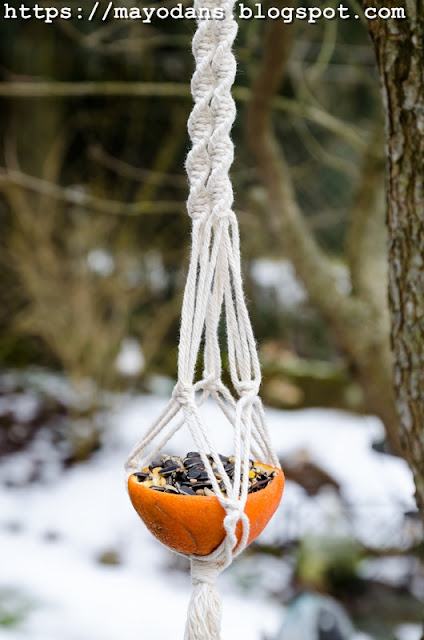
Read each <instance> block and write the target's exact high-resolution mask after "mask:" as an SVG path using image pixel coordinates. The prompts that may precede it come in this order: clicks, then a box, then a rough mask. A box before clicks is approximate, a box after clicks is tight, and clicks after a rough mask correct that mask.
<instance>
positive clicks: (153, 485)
mask: <svg viewBox="0 0 424 640" xmlns="http://www.w3.org/2000/svg"><path fill="white" fill-rule="evenodd" d="M219 457H220V459H221V461H222V464H223V466H224V469H225V471H226V472H227V474H228V476H229V478H230V481H231V482H233V476H234V456H229V457H227V456H223V455H220V456H219ZM208 459H209V462H210V463H211V466H212V470H213V472H214V474H215V478H216V479H217V481H218V485H219V488H220V489H221V491H222V493H223V494H224V495H226V490H225V484H224V482H223V480H222V477H221V475H220V474H219V472H218V469H217V468H216V465H215V462H214V460H213V458H212V456H211V455H208ZM134 475H135V477H136V478H137V480H138V481H139V482H140V483H141V484H143V485H144V486H145V487H148V488H150V489H154V490H155V491H162V492H164V493H175V494H180V495H187V496H196V495H197V496H214V495H215V494H214V492H213V490H212V483H211V481H210V480H209V476H208V472H207V471H206V469H205V465H204V464H203V460H202V458H201V457H200V454H199V452H198V451H190V452H189V453H187V455H186V456H185V457H184V458H180V457H178V456H169V455H167V454H166V453H163V454H162V455H161V456H160V458H157V459H155V460H152V461H151V463H150V465H149V467H146V468H145V469H143V471H140V472H138V473H135V474H134ZM275 475H276V471H270V469H269V467H266V466H265V465H262V464H261V463H259V462H255V463H254V462H253V460H250V461H249V488H248V493H254V492H255V491H260V490H261V489H264V488H265V487H266V486H267V485H268V484H269V483H270V482H271V480H272V478H273V477H274V476H275Z"/></svg>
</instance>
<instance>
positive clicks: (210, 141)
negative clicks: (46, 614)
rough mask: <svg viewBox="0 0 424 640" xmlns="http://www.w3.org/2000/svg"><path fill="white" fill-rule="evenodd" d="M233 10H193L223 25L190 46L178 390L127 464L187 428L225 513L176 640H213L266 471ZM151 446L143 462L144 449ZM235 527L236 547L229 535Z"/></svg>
mask: <svg viewBox="0 0 424 640" xmlns="http://www.w3.org/2000/svg"><path fill="white" fill-rule="evenodd" d="M234 3H235V2H234V0H227V1H225V0H221V1H218V2H217V1H216V0H215V1H213V0H195V2H194V8H195V10H196V15H201V10H202V9H203V10H204V9H208V10H209V11H210V12H211V14H212V10H213V9H214V8H216V7H217V6H219V7H221V8H222V10H223V12H224V18H223V19H222V20H215V19H212V18H211V19H199V20H198V25H197V31H196V33H195V35H194V37H193V55H194V59H195V63H196V69H195V72H194V74H193V78H192V83H191V90H192V94H193V98H194V107H193V110H192V113H191V115H190V118H189V121H188V131H189V135H190V139H191V142H192V148H191V150H190V152H189V154H188V156H187V161H186V169H187V175H188V179H189V185H190V193H189V197H188V201H187V210H188V213H189V215H190V216H191V218H192V247H191V257H190V265H189V270H188V275H187V282H186V287H185V291H184V299H183V307H182V315H181V330H180V343H179V353H178V381H177V384H176V386H175V388H174V391H173V394H172V397H171V399H170V400H169V402H168V404H167V406H166V407H165V409H164V410H163V412H162V413H161V415H160V416H159V417H158V418H157V420H156V421H155V422H154V424H153V425H151V427H150V428H149V429H148V431H147V432H146V434H145V435H144V437H143V438H142V439H141V440H140V442H139V443H138V444H137V445H136V446H135V447H134V449H133V451H132V452H131V454H130V455H129V457H128V460H127V463H126V470H127V473H128V475H130V474H131V473H134V472H136V471H139V470H140V469H142V468H144V467H145V466H147V465H148V464H149V462H150V461H151V460H152V459H153V458H154V457H155V456H156V455H157V454H158V453H159V452H160V451H162V450H163V447H164V446H165V445H166V443H167V442H168V441H169V440H170V439H171V438H172V437H173V435H174V434H175V433H176V432H177V431H178V430H179V429H180V428H181V427H183V425H186V426H187V427H188V428H189V430H190V433H191V435H192V438H193V440H194V442H195V444H196V447H197V449H198V451H199V453H200V456H201V458H202V460H203V463H204V465H205V469H206V470H207V472H208V475H209V479H210V482H211V484H212V488H213V491H214V493H215V495H216V496H217V498H218V500H219V502H220V503H221V505H222V506H223V508H224V509H225V512H226V516H225V518H224V528H225V531H226V537H225V539H224V541H223V542H222V544H221V545H220V546H219V547H218V548H217V549H216V550H215V551H214V552H213V553H211V554H210V555H208V556H190V563H191V575H192V582H193V587H194V589H193V594H192V597H191V601H190V604H189V609H188V614H187V623H186V629H185V635H184V640H220V626H221V603H220V598H219V595H218V593H217V591H216V589H215V582H216V580H217V577H218V576H219V574H220V573H221V572H222V571H223V570H224V569H225V568H226V567H228V565H229V564H231V562H232V560H233V558H234V557H235V556H236V555H238V554H239V553H241V552H242V551H243V549H244V548H245V546H246V543H247V540H248V536H249V519H248V518H247V516H246V514H245V513H244V507H245V504H246V500H247V494H248V483H249V478H248V474H247V473H243V469H248V468H249V459H250V456H251V454H252V455H253V456H254V459H255V460H260V461H262V462H265V463H267V464H270V465H272V466H274V467H279V466H280V465H279V462H278V459H277V457H276V455H275V454H274V452H273V450H272V447H271V442H270V438H269V434H268V429H267V426H266V423H265V417H264V411H263V407H262V402H261V400H260V398H259V396H258V392H259V386H260V382H261V371H260V365H259V359H258V355H257V350H256V343H255V339H254V336H253V331H252V327H251V324H250V319H249V316H248V312H247V308H246V303H245V298H244V293H243V286H242V275H241V265H240V244H239V230H238V223H237V218H236V216H235V214H234V212H233V211H232V205H233V189H232V185H231V180H230V177H229V170H230V167H231V164H232V162H233V157H234V147H233V143H232V141H231V137H230V132H231V127H232V124H233V122H234V119H235V115H236V107H235V103H234V100H233V98H232V96H231V87H232V85H233V82H234V79H235V74H236V61H235V57H234V55H233V53H232V45H233V43H234V39H235V37H236V34H237V29H238V27H237V23H236V21H235V19H234V16H233V7H234ZM222 311H224V319H225V323H226V332H227V349H228V359H229V369H230V375H231V381H232V384H233V386H234V389H235V391H236V393H237V396H238V397H234V396H233V395H232V393H231V392H230V390H229V389H228V388H227V387H226V386H225V385H224V384H223V382H222V380H221V375H222V361H221V350H220V345H219V340H218V326H219V323H220V318H221V315H222ZM201 350H203V373H202V378H201V380H199V381H197V382H195V381H194V380H195V375H196V363H197V360H198V356H199V352H200V351H201ZM208 396H211V397H212V398H213V399H214V400H215V402H216V403H217V404H218V406H219V407H220V408H221V410H222V411H223V414H224V416H225V417H226V418H227V420H228V421H229V423H230V424H231V425H232V427H233V430H234V459H235V461H234V475H233V483H231V481H230V478H229V476H228V474H227V473H226V471H225V469H224V466H223V463H222V461H221V459H220V457H219V454H218V451H217V450H216V447H215V445H214V442H213V440H212V438H211V435H210V433H209V430H208V428H207V426H206V425H205V424H204V421H203V418H202V415H201V411H200V407H201V405H202V404H203V403H204V401H205V400H206V399H207V398H208ZM158 436H160V439H159V442H158V443H157V444H156V445H155V446H153V448H152V449H151V450H150V452H149V453H147V454H146V453H145V452H146V448H147V447H148V446H149V445H150V444H152V443H153V441H154V440H155V439H156V438H157V437H158ZM208 454H210V455H211V456H212V458H213V460H214V462H215V465H216V467H217V471H218V472H219V473H220V475H221V477H222V480H223V482H224V484H225V489H226V494H227V496H225V495H224V494H223V493H222V492H221V490H220V488H219V486H218V482H217V480H216V477H215V474H214V472H213V470H212V466H211V463H210V462H209V459H208V457H207V455H208ZM238 522H241V525H242V538H241V541H240V543H239V544H237V536H236V527H237V524H238Z"/></svg>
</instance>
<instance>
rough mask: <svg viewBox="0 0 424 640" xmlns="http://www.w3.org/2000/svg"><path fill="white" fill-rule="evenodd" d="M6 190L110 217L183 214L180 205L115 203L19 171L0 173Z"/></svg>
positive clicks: (182, 204)
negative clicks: (23, 191) (15, 189)
mask: <svg viewBox="0 0 424 640" xmlns="http://www.w3.org/2000/svg"><path fill="white" fill-rule="evenodd" d="M10 187H22V188H24V189H28V190H29V191H34V192H35V193H39V194H41V195H44V196H49V197H50V198H53V199H54V200H60V201H62V202H68V203H69V204H73V205H78V206H80V207H87V208H90V209H93V210H94V211H97V212H98V213H104V214H109V215H114V216H138V215H144V214H154V215H156V214H164V213H169V214H171V213H172V214H175V213H184V212H185V203H184V202H174V201H169V202H168V201H166V200H162V201H155V202H133V203H128V202H118V201H114V200H107V199H105V198H98V197H97V196H93V195H91V194H89V193H87V192H86V191H84V188H83V187H79V186H72V187H61V186H59V185H57V184H55V183H53V182H48V181H47V180H42V179H40V178H36V177H34V176H29V175H27V174H25V173H21V172H20V171H15V170H8V171H3V172H2V173H0V191H7V190H8V188H10Z"/></svg>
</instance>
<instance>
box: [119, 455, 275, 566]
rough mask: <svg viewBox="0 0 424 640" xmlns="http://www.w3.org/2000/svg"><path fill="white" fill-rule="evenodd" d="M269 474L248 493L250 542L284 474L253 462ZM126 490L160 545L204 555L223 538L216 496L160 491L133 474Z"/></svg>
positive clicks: (261, 526)
mask: <svg viewBox="0 0 424 640" xmlns="http://www.w3.org/2000/svg"><path fill="white" fill-rule="evenodd" d="M254 464H255V465H260V466H261V467H263V468H264V469H266V470H267V471H268V472H269V473H272V472H273V477H272V479H271V482H269V483H268V484H267V486H266V487H264V488H263V489H261V490H259V491H255V492H253V493H249V494H248V496H247V501H246V505H245V508H244V512H245V513H246V515H247V517H248V518H249V522H250V530H249V537H248V540H247V544H250V543H251V542H252V541H253V540H255V538H257V537H258V536H259V534H260V533H261V532H262V531H263V530H264V528H265V527H266V525H267V524H268V522H269V521H270V519H271V518H272V516H273V515H274V513H275V511H276V509H277V507H278V505H279V504H280V500H281V496H282V494H283V489H284V473H283V472H282V470H281V469H278V468H276V467H275V468H274V467H270V466H267V465H264V464H263V463H260V462H255V463H254ZM128 493H129V496H130V499H131V502H132V505H133V507H134V509H135V510H136V511H137V513H138V515H139V516H140V518H141V519H142V520H143V522H144V524H145V525H146V527H147V528H148V529H149V531H150V532H151V533H152V534H153V535H154V536H155V537H156V538H157V539H158V540H160V542H162V544H164V545H166V546H168V547H169V548H170V549H172V550H173V551H177V552H179V553H184V554H188V555H191V554H195V555H200V556H206V555H209V554H210V553H212V551H214V550H215V549H216V548H217V547H218V546H219V545H220V544H221V542H222V541H223V540H224V538H225V529H224V524H223V523H224V518H225V515H226V513H225V509H224V508H223V507H222V505H221V504H220V502H219V500H218V498H217V497H216V496H200V495H196V496H191V495H180V494H172V493H164V492H159V491H155V490H153V489H150V488H149V487H148V486H145V485H144V484H143V483H140V482H139V481H138V479H137V478H136V476H135V474H131V475H130V477H129V478H128ZM236 535H237V540H238V542H240V540H241V537H242V525H241V522H238V524H237V529H236Z"/></svg>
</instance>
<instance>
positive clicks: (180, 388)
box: [172, 382, 195, 405]
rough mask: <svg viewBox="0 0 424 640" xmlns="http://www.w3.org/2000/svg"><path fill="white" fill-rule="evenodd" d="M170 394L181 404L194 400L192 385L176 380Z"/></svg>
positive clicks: (190, 402) (191, 402)
mask: <svg viewBox="0 0 424 640" xmlns="http://www.w3.org/2000/svg"><path fill="white" fill-rule="evenodd" d="M172 396H173V398H175V400H177V402H179V403H180V404H181V405H183V404H193V403H194V402H195V397H194V386H193V385H192V384H183V383H182V382H177V384H176V385H175V387H174V391H173V392H172Z"/></svg>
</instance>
